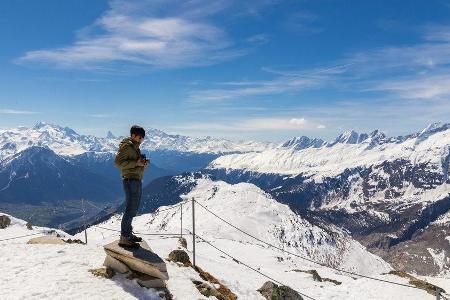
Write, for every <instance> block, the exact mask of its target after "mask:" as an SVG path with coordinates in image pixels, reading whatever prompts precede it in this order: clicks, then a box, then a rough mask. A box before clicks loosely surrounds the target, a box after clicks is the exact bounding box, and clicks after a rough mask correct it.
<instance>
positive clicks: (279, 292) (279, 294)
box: [258, 281, 303, 300]
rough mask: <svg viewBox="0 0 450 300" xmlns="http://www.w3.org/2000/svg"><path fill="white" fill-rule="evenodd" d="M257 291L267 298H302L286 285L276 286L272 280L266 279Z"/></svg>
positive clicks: (268, 299)
mask: <svg viewBox="0 0 450 300" xmlns="http://www.w3.org/2000/svg"><path fill="white" fill-rule="evenodd" d="M258 292H260V293H261V295H263V296H264V298H266V299H267V300H303V297H302V296H300V295H299V294H298V293H297V292H296V291H294V290H293V289H291V288H290V287H288V286H285V285H282V286H278V285H277V284H275V283H273V282H272V281H267V282H266V283H264V285H263V286H262V287H261V288H259V289H258Z"/></svg>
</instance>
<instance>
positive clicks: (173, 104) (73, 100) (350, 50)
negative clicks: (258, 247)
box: [0, 0, 450, 141]
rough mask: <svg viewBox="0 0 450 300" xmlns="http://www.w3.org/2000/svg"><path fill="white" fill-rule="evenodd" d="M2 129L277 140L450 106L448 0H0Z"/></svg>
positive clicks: (361, 127) (395, 130)
mask: <svg viewBox="0 0 450 300" xmlns="http://www.w3.org/2000/svg"><path fill="white" fill-rule="evenodd" d="M0 38H1V41H2V46H1V47H0V128H9V127H16V126H19V125H24V126H31V125H33V124H34V123H36V122H37V121H47V122H51V123H56V124H60V125H63V126H69V127H71V128H74V129H75V130H77V131H79V132H80V133H88V134H95V135H98V136H103V135H105V134H106V132H107V131H108V130H111V131H112V132H113V133H115V134H126V132H127V130H128V127H129V126H130V125H131V124H133V123H138V124H142V125H143V126H146V127H154V128H159V129H162V130H165V131H168V132H171V133H180V134H189V135H195V136H202V135H213V136H223V137H228V138H232V139H256V140H272V141H281V140H285V139H287V138H290V137H292V136H300V135H307V136H311V137H321V138H325V139H331V138H332V137H334V136H336V135H337V134H338V133H339V132H341V131H343V130H347V129H354V130H357V131H365V132H368V131H371V130H373V129H376V128H379V129H381V130H383V131H385V132H386V133H387V134H388V135H400V134H406V133H410V132H414V131H416V130H419V129H421V128H423V127H425V126H426V125H427V124H428V123H431V122H436V121H443V122H448V121H449V117H448V116H449V113H450V101H449V97H450V72H449V71H450V1H445V0H439V1H438V0H436V1H394V0H393V1H331V0H329V1H325V0H316V1H308V0H298V1H289V0H286V1H283V0H261V1H220V0H219V1H214V2H213V1H206V0H191V1H175V0H165V1H161V0H153V1H145V0H144V1H125V0H123V1H122V0H115V1H101V0H97V1H92V0H65V1H60V0H43V1H26V0H2V1H1V2H0Z"/></svg>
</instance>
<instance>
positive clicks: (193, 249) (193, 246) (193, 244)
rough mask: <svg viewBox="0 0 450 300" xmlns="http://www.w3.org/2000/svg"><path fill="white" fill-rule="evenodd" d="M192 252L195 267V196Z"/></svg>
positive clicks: (193, 201)
mask: <svg viewBox="0 0 450 300" xmlns="http://www.w3.org/2000/svg"><path fill="white" fill-rule="evenodd" d="M192 252H193V257H192V261H193V263H194V268H195V200H194V198H192Z"/></svg>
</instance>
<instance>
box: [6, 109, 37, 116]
mask: <svg viewBox="0 0 450 300" xmlns="http://www.w3.org/2000/svg"><path fill="white" fill-rule="evenodd" d="M39 113H40V112H37V111H29V110H17V109H0V114H6V115H33V114H39Z"/></svg>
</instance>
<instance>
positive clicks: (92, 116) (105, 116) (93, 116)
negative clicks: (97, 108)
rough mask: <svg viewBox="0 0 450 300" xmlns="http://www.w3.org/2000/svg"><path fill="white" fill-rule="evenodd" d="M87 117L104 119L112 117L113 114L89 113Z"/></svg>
mask: <svg viewBox="0 0 450 300" xmlns="http://www.w3.org/2000/svg"><path fill="white" fill-rule="evenodd" d="M86 117H91V118H99V119H104V118H110V117H112V115H110V114H87V115H86Z"/></svg>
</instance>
